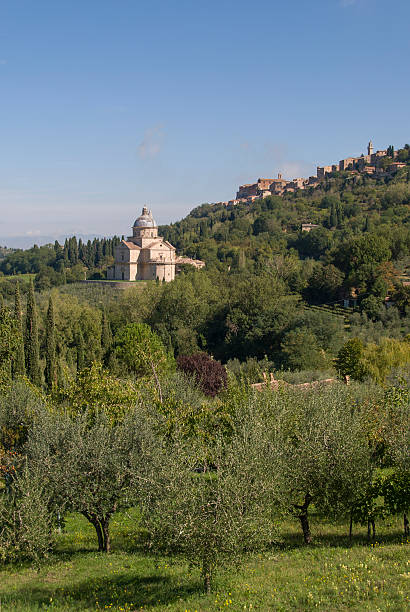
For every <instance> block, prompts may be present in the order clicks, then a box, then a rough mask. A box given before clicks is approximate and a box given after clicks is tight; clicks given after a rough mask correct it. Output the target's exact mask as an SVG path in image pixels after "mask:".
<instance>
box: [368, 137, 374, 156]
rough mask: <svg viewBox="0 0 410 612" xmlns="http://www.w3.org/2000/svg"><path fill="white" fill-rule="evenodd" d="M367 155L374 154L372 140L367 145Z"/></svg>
mask: <svg viewBox="0 0 410 612" xmlns="http://www.w3.org/2000/svg"><path fill="white" fill-rule="evenodd" d="M367 155H373V143H372V141H371V140H370V141H369V144H368V145H367Z"/></svg>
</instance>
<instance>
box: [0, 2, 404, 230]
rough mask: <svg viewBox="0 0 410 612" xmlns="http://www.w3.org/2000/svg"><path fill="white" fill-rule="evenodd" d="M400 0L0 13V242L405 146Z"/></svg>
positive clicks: (114, 224) (128, 5) (130, 5)
mask: <svg viewBox="0 0 410 612" xmlns="http://www.w3.org/2000/svg"><path fill="white" fill-rule="evenodd" d="M409 73H410V2H409V0H395V1H394V2H386V1H385V0H310V1H309V0H252V1H250V0H206V1H203V2H199V1H198V0H189V1H188V0H186V1H183V0H69V1H66V0H57V1H56V0H48V1H45V0H1V1H0V145H1V146H0V212H1V215H0V237H4V236H13V235H24V234H30V235H33V237H34V236H36V235H38V234H41V235H44V234H50V233H55V234H66V233H70V232H77V233H79V232H82V233H96V234H105V235H110V234H112V233H119V234H122V233H125V234H126V233H127V232H128V230H129V226H130V225H131V224H132V221H133V219H134V218H135V216H136V215H137V213H139V211H140V209H141V207H142V206H143V205H144V204H148V205H149V206H150V208H152V209H153V212H154V216H155V218H156V219H157V221H158V222H159V223H166V222H169V221H172V220H177V219H179V218H181V217H182V216H184V215H185V214H186V213H187V212H188V211H189V210H191V209H192V208H193V207H194V206H197V205H198V204H200V203H202V202H213V201H219V200H226V199H230V198H232V197H233V196H234V194H235V191H236V189H237V186H238V185H239V184H240V183H243V182H251V181H253V180H255V179H257V178H258V177H259V176H275V175H276V174H277V173H278V172H282V173H283V174H284V175H285V176H286V177H287V178H294V177H295V176H305V175H307V176H308V175H309V174H312V173H314V172H315V166H316V164H325V163H331V162H334V161H336V160H339V159H340V158H342V157H345V156H348V155H351V154H360V153H361V152H364V150H365V146H366V144H367V142H368V140H369V138H372V139H373V142H374V145H375V147H376V148H377V147H379V148H382V147H385V146H387V145H389V144H391V143H392V144H395V145H396V146H399V145H402V144H404V143H405V142H408V141H409V140H410V130H409V127H410V114H409V99H410V78H409V77H410V74H409Z"/></svg>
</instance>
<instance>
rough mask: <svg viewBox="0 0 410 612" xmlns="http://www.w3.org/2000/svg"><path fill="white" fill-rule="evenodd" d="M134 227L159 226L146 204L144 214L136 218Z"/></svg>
mask: <svg viewBox="0 0 410 612" xmlns="http://www.w3.org/2000/svg"><path fill="white" fill-rule="evenodd" d="M133 227H157V224H156V223H155V220H154V219H153V217H152V212H151V211H150V210H148V208H146V207H145V206H144V208H143V209H142V214H141V215H140V216H139V217H138V218H137V219H135V221H134V225H133Z"/></svg>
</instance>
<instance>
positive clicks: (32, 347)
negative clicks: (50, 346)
mask: <svg viewBox="0 0 410 612" xmlns="http://www.w3.org/2000/svg"><path fill="white" fill-rule="evenodd" d="M25 336H26V337H25V352H26V372H27V375H28V377H29V378H30V380H31V382H32V383H33V384H35V385H37V386H40V385H41V371H40V348H39V343H38V322H37V309H36V300H35V297H34V285H33V280H31V281H30V288H29V292H28V296H27V314H26V334H25Z"/></svg>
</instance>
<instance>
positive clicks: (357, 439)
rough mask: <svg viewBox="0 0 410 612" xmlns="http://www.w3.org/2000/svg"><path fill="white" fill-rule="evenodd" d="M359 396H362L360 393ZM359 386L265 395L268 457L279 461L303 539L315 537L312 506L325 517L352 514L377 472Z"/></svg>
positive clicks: (289, 505)
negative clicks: (369, 442)
mask: <svg viewBox="0 0 410 612" xmlns="http://www.w3.org/2000/svg"><path fill="white" fill-rule="evenodd" d="M359 395H360V394H359ZM358 399H359V398H358V395H357V391H356V388H355V389H353V387H345V386H343V385H341V384H335V385H333V386H332V387H327V388H313V389H311V390H298V391H283V392H279V393H277V394H272V393H271V392H269V391H268V392H266V393H264V394H261V396H260V398H259V400H258V401H259V402H264V401H265V402H266V404H267V408H266V412H267V414H268V424H267V430H268V431H269V432H270V435H271V437H272V444H271V447H270V453H268V454H267V455H266V461H267V462H270V461H271V462H272V469H274V466H276V465H278V464H279V465H280V468H279V469H280V471H281V474H282V476H283V484H284V490H283V495H282V499H284V498H285V497H287V503H288V507H289V508H292V509H293V513H294V514H295V515H296V516H297V518H298V519H299V521H300V524H301V528H302V532H303V537H304V542H305V543H306V544H309V543H310V542H311V540H312V536H311V531H310V524H309V506H310V504H311V503H312V502H313V503H314V504H315V507H316V509H317V510H319V511H320V512H322V513H324V514H326V515H327V516H332V517H340V516H343V515H345V514H347V513H348V511H350V510H351V508H352V507H353V506H354V504H355V502H356V500H357V499H359V498H360V496H361V494H362V492H363V490H364V488H365V487H366V485H367V483H368V482H369V481H370V480H371V474H372V470H373V464H372V450H371V448H370V446H369V444H368V439H367V436H366V430H365V428H364V427H363V416H362V412H361V408H360V401H358Z"/></svg>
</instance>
